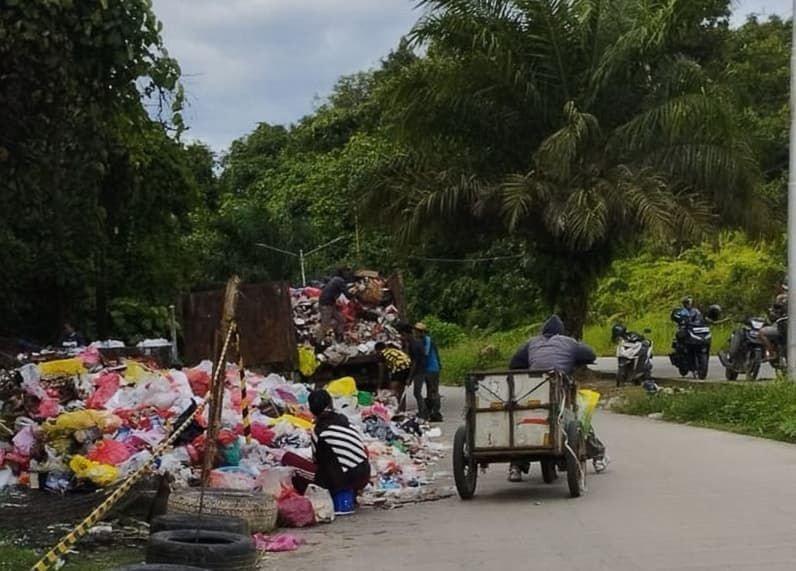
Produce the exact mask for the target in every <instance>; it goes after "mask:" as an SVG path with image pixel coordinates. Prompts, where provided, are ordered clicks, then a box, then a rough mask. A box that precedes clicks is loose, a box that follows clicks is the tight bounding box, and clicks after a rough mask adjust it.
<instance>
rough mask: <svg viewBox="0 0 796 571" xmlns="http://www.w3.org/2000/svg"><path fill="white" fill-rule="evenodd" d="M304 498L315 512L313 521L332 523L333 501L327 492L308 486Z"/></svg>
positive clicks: (313, 485) (312, 485) (311, 485)
mask: <svg viewBox="0 0 796 571" xmlns="http://www.w3.org/2000/svg"><path fill="white" fill-rule="evenodd" d="M304 497H305V498H307V499H308V500H309V501H310V503H311V504H312V509H313V511H314V512H315V521H316V522H318V523H332V522H333V521H334V501H332V495H331V494H330V493H329V490H326V489H324V488H321V487H320V486H316V485H315V484H310V485H309V486H307V491H306V492H304Z"/></svg>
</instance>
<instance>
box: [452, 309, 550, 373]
mask: <svg viewBox="0 0 796 571" xmlns="http://www.w3.org/2000/svg"><path fill="white" fill-rule="evenodd" d="M538 330H539V324H533V325H531V326H528V327H520V328H518V329H512V330H511V331H505V332H502V333H489V334H471V335H470V336H468V337H465V338H463V339H461V340H460V341H458V342H456V343H454V344H452V345H450V346H448V347H442V348H440V358H441V360H442V376H441V379H442V383H443V384H446V385H461V384H462V383H463V382H464V376H465V375H466V374H467V373H469V372H470V371H479V370H484V369H503V368H506V366H507V365H508V363H509V360H510V359H511V357H512V355H514V352H515V351H516V350H517V348H518V347H519V346H520V345H522V344H523V343H525V341H527V339H528V338H529V337H530V336H531V335H532V332H537V331H538Z"/></svg>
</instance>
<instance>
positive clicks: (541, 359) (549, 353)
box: [509, 315, 607, 482]
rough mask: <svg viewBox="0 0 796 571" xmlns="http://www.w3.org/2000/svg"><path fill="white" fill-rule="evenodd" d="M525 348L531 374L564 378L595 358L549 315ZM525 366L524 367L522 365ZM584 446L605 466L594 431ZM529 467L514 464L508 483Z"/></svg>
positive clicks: (603, 456) (520, 477)
mask: <svg viewBox="0 0 796 571" xmlns="http://www.w3.org/2000/svg"><path fill="white" fill-rule="evenodd" d="M526 345H527V355H528V361H527V366H526V367H525V368H528V369H531V370H534V371H553V370H554V371H559V372H561V373H563V374H565V375H571V374H572V373H574V372H575V369H576V368H577V367H579V366H582V365H588V364H589V363H593V362H594V360H595V359H596V358H597V355H596V354H595V353H594V351H593V350H592V348H591V347H589V346H588V345H586V344H585V343H581V342H579V341H576V340H575V339H573V338H572V337H568V336H566V335H564V322H563V321H561V318H560V317H558V315H552V316H550V318H549V319H548V320H547V321H545V323H544V325H543V326H542V332H541V335H538V336H537V337H532V338H531V339H530V340H528V342H527V343H526V344H525V345H524V346H526ZM517 361H520V359H516V355H515V358H513V359H512V364H519V363H517ZM522 364H523V365H525V363H522ZM587 446H588V447H589V449H590V451H591V450H593V451H594V454H593V457H594V460H595V464H596V465H597V464H600V463H602V466H604V465H605V463H606V462H607V460H606V456H605V446H603V444H602V442H600V440H599V439H598V438H597V436H596V435H595V434H594V431H593V430H592V432H591V433H590V434H589V435H588V437H587ZM529 468H530V466H529V465H528V464H527V463H526V464H523V463H520V462H514V463H512V464H511V466H510V467H509V481H510V482H520V481H522V473H523V472H526V473H527V472H528V470H529Z"/></svg>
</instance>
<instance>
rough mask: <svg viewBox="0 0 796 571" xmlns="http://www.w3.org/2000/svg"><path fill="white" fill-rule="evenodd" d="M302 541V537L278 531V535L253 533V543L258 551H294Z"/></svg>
mask: <svg viewBox="0 0 796 571" xmlns="http://www.w3.org/2000/svg"><path fill="white" fill-rule="evenodd" d="M304 543H305V541H304V539H302V538H301V537H296V536H295V535H292V534H290V533H280V534H278V535H263V534H262V533H255V534H254V545H255V546H256V547H257V550H258V551H268V552H271V553H278V552H282V551H295V550H296V549H298V548H299V546H301V545H304Z"/></svg>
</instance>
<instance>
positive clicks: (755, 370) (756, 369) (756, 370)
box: [746, 350, 763, 381]
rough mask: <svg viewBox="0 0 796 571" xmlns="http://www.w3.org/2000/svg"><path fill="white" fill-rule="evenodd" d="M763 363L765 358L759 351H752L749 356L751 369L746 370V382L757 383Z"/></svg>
mask: <svg viewBox="0 0 796 571" xmlns="http://www.w3.org/2000/svg"><path fill="white" fill-rule="evenodd" d="M762 362H763V356H762V355H761V353H760V351H759V350H755V351H752V353H751V355H749V368H748V369H747V370H746V380H747V381H756V380H757V376H758V375H759V374H760V365H761V363H762Z"/></svg>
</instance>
